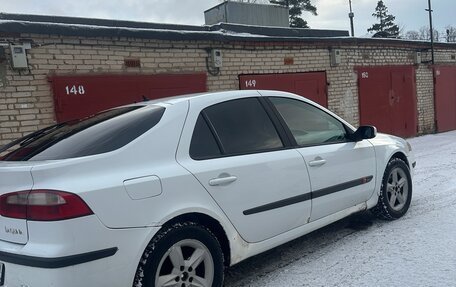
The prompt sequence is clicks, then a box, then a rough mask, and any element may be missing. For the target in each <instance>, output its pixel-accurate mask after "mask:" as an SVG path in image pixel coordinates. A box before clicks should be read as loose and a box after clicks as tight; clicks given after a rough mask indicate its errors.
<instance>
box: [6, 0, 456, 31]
mask: <svg viewBox="0 0 456 287" xmlns="http://www.w3.org/2000/svg"><path fill="white" fill-rule="evenodd" d="M219 2H220V1H219V0H109V1H108V0H0V12H6V13H24V14H40V15H61V16H78V17H92V18H107V19H119V20H134V21H149V22H158V23H175V24H194V25H202V24H204V16H203V12H204V11H205V10H207V9H209V8H211V7H213V6H215V5H217V4H218V3H219ZM352 2H353V10H354V13H355V34H356V35H357V36H365V35H366V34H367V31H366V30H367V28H368V27H370V26H371V25H372V24H373V23H374V22H375V19H374V18H373V17H372V15H371V14H372V13H373V12H374V9H375V6H376V4H377V0H352ZM312 3H314V4H315V5H316V6H317V8H318V13H319V15H318V16H312V15H310V14H305V15H304V17H303V18H305V19H306V20H307V21H308V22H309V25H310V26H311V27H312V28H318V29H342V30H349V29H350V24H349V19H348V12H349V8H348V0H312ZM384 3H385V4H386V6H387V7H388V8H389V11H390V13H391V14H393V15H395V16H396V23H397V24H398V25H399V26H400V27H401V28H403V29H404V31H408V30H418V29H419V28H420V27H422V26H427V25H428V23H429V18H428V14H427V12H426V11H425V9H426V8H427V5H428V0H384ZM432 5H433V7H432V8H433V10H434V26H435V28H436V29H438V30H439V31H444V30H445V27H446V26H448V25H452V26H456V17H455V14H456V0H432Z"/></svg>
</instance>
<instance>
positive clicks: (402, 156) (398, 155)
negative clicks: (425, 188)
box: [388, 151, 410, 168]
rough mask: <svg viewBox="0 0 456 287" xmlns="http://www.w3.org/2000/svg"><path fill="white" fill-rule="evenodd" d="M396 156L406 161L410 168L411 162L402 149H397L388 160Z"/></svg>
mask: <svg viewBox="0 0 456 287" xmlns="http://www.w3.org/2000/svg"><path fill="white" fill-rule="evenodd" d="M395 158H398V159H401V160H403V161H404V162H405V164H406V165H407V166H408V167H409V168H410V163H409V160H408V158H407V156H406V155H405V154H404V153H403V152H402V151H396V152H395V153H394V154H393V155H392V156H391V157H390V159H389V160H388V162H390V161H391V160H392V159H395Z"/></svg>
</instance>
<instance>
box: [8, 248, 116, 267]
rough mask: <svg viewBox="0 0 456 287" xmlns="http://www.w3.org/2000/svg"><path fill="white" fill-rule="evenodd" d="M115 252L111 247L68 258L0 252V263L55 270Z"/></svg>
mask: <svg viewBox="0 0 456 287" xmlns="http://www.w3.org/2000/svg"><path fill="white" fill-rule="evenodd" d="M117 250H118V248H117V247H113V248H108V249H103V250H98V251H92V252H87V253H81V254H76V255H69V256H64V257H56V258H47V257H36V256H27V255H19V254H13V253H8V252H2V251H0V261H3V262H8V263H13V264H18V265H23V266H30V267H38V268H46V269H55V268H63V267H68V266H73V265H78V264H82V263H86V262H90V261H95V260H98V259H102V258H106V257H110V256H113V255H114V254H116V252H117Z"/></svg>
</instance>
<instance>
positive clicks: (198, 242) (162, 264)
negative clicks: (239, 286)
mask: <svg viewBox="0 0 456 287" xmlns="http://www.w3.org/2000/svg"><path fill="white" fill-rule="evenodd" d="M223 260H224V259H223V252H222V248H221V247H220V243H219V241H218V240H217V238H216V237H215V235H214V234H213V233H212V232H211V231H210V230H209V229H208V228H206V227H204V226H201V225H199V224H197V223H194V222H183V223H175V224H172V225H170V226H167V227H164V228H163V229H162V230H161V231H159V232H158V233H157V235H156V236H155V237H154V238H153V239H152V241H151V242H150V243H149V245H148V247H147V248H146V250H145V251H144V254H143V256H142V258H141V261H140V263H139V266H138V270H137V273H136V277H135V282H134V285H133V286H134V287H161V286H164V285H165V284H166V283H167V282H168V283H170V284H171V283H173V285H166V286H179V287H189V286H204V287H221V286H222V285H223V275H224V274H223V272H224V262H223ZM192 282H193V283H195V284H197V283H199V285H193V284H192Z"/></svg>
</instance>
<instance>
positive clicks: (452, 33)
mask: <svg viewBox="0 0 456 287" xmlns="http://www.w3.org/2000/svg"><path fill="white" fill-rule="evenodd" d="M445 32H446V41H447V42H448V43H455V42H456V27H453V26H447V27H446V31H445Z"/></svg>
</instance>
